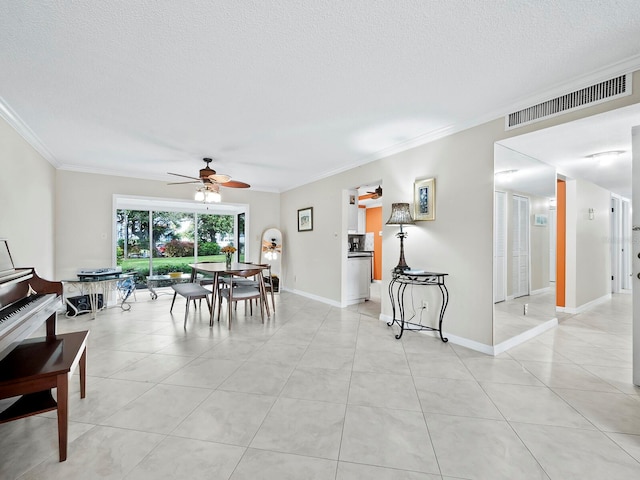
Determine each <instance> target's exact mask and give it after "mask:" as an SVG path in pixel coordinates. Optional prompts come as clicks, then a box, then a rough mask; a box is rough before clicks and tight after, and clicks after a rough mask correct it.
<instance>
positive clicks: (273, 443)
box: [250, 398, 345, 460]
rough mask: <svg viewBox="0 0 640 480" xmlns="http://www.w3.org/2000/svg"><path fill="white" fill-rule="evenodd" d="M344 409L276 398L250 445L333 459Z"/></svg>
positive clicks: (324, 404) (335, 455) (314, 402)
mask: <svg viewBox="0 0 640 480" xmlns="http://www.w3.org/2000/svg"><path fill="white" fill-rule="evenodd" d="M344 408H345V407H344V405H338V404H335V403H328V402H317V401H310V400H294V399H290V398H280V399H279V400H278V401H277V402H276V403H275V404H274V406H273V407H272V409H271V411H270V412H269V414H268V415H267V418H265V420H264V422H263V424H262V426H261V427H260V429H259V430H258V433H256V436H255V438H254V439H253V441H252V442H251V445H250V446H251V447H252V448H258V449H262V450H274V451H277V452H283V453H295V454H298V455H313V456H316V457H321V458H328V459H331V460H337V459H338V451H339V449H340V436H341V435H342V427H343V423H344Z"/></svg>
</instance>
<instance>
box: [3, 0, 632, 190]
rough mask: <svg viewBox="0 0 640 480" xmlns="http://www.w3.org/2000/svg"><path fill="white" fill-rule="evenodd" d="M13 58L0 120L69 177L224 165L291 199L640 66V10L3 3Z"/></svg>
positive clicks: (156, 173)
mask: <svg viewBox="0 0 640 480" xmlns="http://www.w3.org/2000/svg"><path fill="white" fill-rule="evenodd" d="M0 47H1V49H0V51H1V53H0V72H2V74H1V75H0V112H1V113H2V114H3V116H4V117H5V118H8V119H9V120H10V121H11V122H12V123H13V124H14V125H18V126H20V127H21V128H20V130H21V131H22V132H23V133H24V134H25V135H26V136H27V137H28V138H29V139H30V140H31V142H32V144H34V145H35V146H36V147H37V148H38V149H39V151H41V153H43V154H44V155H45V156H46V157H47V158H48V159H49V160H50V161H51V162H52V163H53V164H54V165H56V166H57V167H59V168H64V169H71V170H79V171H89V172H96V173H109V174H117V175H127V176H135V177H146V178H154V179H160V180H167V181H171V180H173V178H172V177H170V176H168V175H166V172H169V171H171V172H177V173H181V174H185V175H194V174H196V173H197V170H198V169H199V168H201V167H202V166H203V164H202V161H201V158H202V157H205V156H211V157H214V158H215V159H216V162H215V164H214V165H213V166H214V168H215V169H216V170H218V172H221V173H226V174H229V175H231V176H232V177H233V178H234V179H237V180H241V181H245V182H248V183H250V184H252V186H253V187H254V188H256V189H262V190H272V191H283V190H286V189H289V188H292V187H295V186H298V185H302V184H304V183H307V182H309V181H313V180H315V179H317V178H320V177H323V176H327V175H330V174H332V173H336V172H338V171H341V170H344V169H346V168H349V167H352V166H355V165H359V164H363V163H366V162H368V161H371V160H374V159H376V158H380V157H381V156H384V155H387V154H389V153H392V152H396V151H400V150H402V149H404V148H407V147H410V146H413V145H417V144H420V143H423V142H425V141H427V140H429V139H432V138H437V137H438V136H441V135H443V134H445V133H448V132H452V131H455V130H459V129H462V128H464V127H466V126H470V125H473V124H475V123H478V122H480V121H485V120H489V119H492V118H495V117H497V116H499V115H502V114H505V113H507V112H508V111H510V110H512V109H513V108H514V107H523V106H528V105H529V103H530V102H532V101H538V100H544V99H547V98H548V97H549V96H551V95H553V96H555V95H556V94H559V93H566V91H567V87H568V86H569V85H575V84H577V83H581V82H582V83H584V82H586V81H589V82H590V81H591V80H601V79H602V78H601V77H602V76H603V75H609V74H610V73H625V72H627V71H629V70H633V69H638V68H640V55H639V54H640V8H638V3H637V0H619V1H597V0H591V1H584V0H536V1H535V2H528V1H518V0H511V1H505V0H500V1H497V0H495V1H494V0H483V1H479V2H472V1H463V0H450V1H446V2H443V1H427V0H389V1H384V0H382V1H375V2H373V1H370V0H359V1H358V0H350V1H346V2H345V1H337V0H336V1H330V0H315V1H313V0H310V1H304V2H300V1H297V0H296V1H293V0H270V1H242V0H235V1H232V2H221V1H209V2H207V1H203V0H200V1H193V0H181V1H179V2H177V1H173V0H165V1H162V0H153V1H152V0H138V1H135V2H131V1H128V0H121V1H116V0H103V1H100V2H69V1H64V0H58V1H48V2H42V1H34V0H22V1H14V0H0ZM2 161H10V159H2ZM364 180H366V179H364Z"/></svg>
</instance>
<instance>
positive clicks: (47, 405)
mask: <svg viewBox="0 0 640 480" xmlns="http://www.w3.org/2000/svg"><path fill="white" fill-rule="evenodd" d="M61 300H62V282H52V281H49V280H44V279H42V278H40V277H39V276H38V275H37V274H36V272H35V270H34V269H33V268H15V267H14V265H13V259H12V258H11V254H10V252H9V246H8V244H7V241H6V240H5V239H0V399H4V398H12V399H14V400H13V402H11V405H9V406H8V407H7V408H6V409H4V410H3V411H0V423H5V422H9V421H12V420H17V419H19V418H24V417H28V416H30V415H36V414H39V413H42V412H48V411H51V410H56V411H57V414H58V449H59V454H60V461H61V462H62V461H64V460H66V458H67V433H68V396H69V385H68V384H69V377H70V376H71V374H72V373H73V371H74V370H75V368H76V367H78V366H79V370H80V396H81V398H84V397H85V385H86V380H85V379H86V361H87V355H86V342H87V336H88V334H89V332H87V331H81V332H72V333H65V334H56V314H57V311H58V309H59V308H60V307H61V306H62V303H61ZM43 324H46V336H45V337H41V338H32V337H31V336H32V334H33V333H34V332H36V331H37V330H38V329H39V328H40V327H42V325H43ZM30 337H31V338H30ZM53 388H56V389H57V392H56V393H57V394H56V398H57V400H55V399H54V398H53V395H52V394H51V390H52V389H53Z"/></svg>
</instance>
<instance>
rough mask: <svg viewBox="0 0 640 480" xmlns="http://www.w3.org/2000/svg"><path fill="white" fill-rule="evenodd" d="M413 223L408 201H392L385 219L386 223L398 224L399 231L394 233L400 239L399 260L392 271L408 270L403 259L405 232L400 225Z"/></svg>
mask: <svg viewBox="0 0 640 480" xmlns="http://www.w3.org/2000/svg"><path fill="white" fill-rule="evenodd" d="M415 223H416V222H414V221H413V218H412V217H411V208H409V204H408V203H393V204H392V205H391V216H390V217H389V220H387V225H400V233H397V234H396V237H398V238H399V239H400V260H398V265H396V268H394V269H393V271H394V273H402V272H404V271H405V270H409V266H408V265H407V262H405V260H404V237H406V236H407V232H403V231H402V226H403V225H414V224H415Z"/></svg>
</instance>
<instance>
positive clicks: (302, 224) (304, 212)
mask: <svg viewBox="0 0 640 480" xmlns="http://www.w3.org/2000/svg"><path fill="white" fill-rule="evenodd" d="M311 230H313V207H307V208H301V209H300V210H298V231H299V232H308V231H311Z"/></svg>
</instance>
